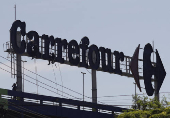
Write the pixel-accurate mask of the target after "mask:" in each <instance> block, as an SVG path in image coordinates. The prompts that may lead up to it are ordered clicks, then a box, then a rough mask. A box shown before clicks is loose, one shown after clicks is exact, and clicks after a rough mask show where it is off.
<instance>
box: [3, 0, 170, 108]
mask: <svg viewBox="0 0 170 118" xmlns="http://www.w3.org/2000/svg"><path fill="white" fill-rule="evenodd" d="M15 4H16V6H17V9H16V12H17V14H16V19H17V20H21V21H22V22H26V32H28V31H31V30H34V31H37V32H38V34H39V35H42V34H47V35H53V36H54V37H61V38H62V39H67V41H68V42H69V41H70V40H72V39H74V40H76V41H77V42H78V43H79V42H80V40H81V38H83V37H84V36H87V37H88V38H89V40H90V45H91V44H95V45H97V46H98V47H100V46H102V47H105V48H110V49H111V50H112V52H113V51H115V50H116V51H120V52H123V53H124V54H125V55H127V56H132V55H133V53H134V51H135V49H136V47H137V46H138V44H140V46H141V48H144V46H145V45H146V44H147V43H151V44H152V43H153V41H154V48H155V49H157V50H158V52H159V54H160V57H161V59H162V62H163V64H164V67H165V70H166V73H167V75H166V77H165V80H164V82H163V84H162V87H161V89H160V98H161V97H162V96H163V95H165V96H166V97H167V98H168V97H170V96H169V94H168V93H166V94H165V93H161V92H170V87H169V83H170V79H169V78H170V75H169V72H170V62H169V60H170V56H169V50H170V47H169V44H170V41H169V39H170V34H169V32H170V7H169V4H170V1H169V0H164V1H160V0H150V1H147V0H142V1H139V0H138V1H137V0H107V1H106V0H105V1H104V0H93V1H92V0H48V1H47V0H36V1H35V0H29V1H23V0H13V1H11V0H5V1H2V0H1V1H0V16H1V17H0V36H1V40H0V44H1V45H0V49H1V50H0V56H3V57H5V58H7V57H10V55H9V54H8V53H7V52H4V51H5V49H6V45H5V44H6V42H8V41H10V33H9V30H10V28H11V26H12V23H13V22H14V20H15V11H14V5H15ZM139 57H140V59H142V58H143V49H141V50H140V54H139ZM8 59H10V58H8ZM22 60H23V61H27V62H25V64H24V67H25V68H27V69H29V70H31V71H33V72H35V68H37V73H38V74H39V75H41V76H43V77H45V78H48V79H49V80H51V81H53V82H57V83H58V84H60V85H63V86H65V87H67V88H69V89H72V90H74V91H76V92H78V93H81V94H82V93H83V75H82V74H81V72H85V73H86V74H85V96H88V97H91V94H92V92H91V88H92V85H91V84H92V80H91V70H90V69H88V70H87V69H85V68H78V67H73V66H69V65H65V64H59V63H55V64H54V65H47V64H48V61H46V60H40V59H37V60H31V58H30V57H22ZM2 63H5V64H7V65H8V66H11V63H10V62H9V61H7V60H5V59H3V58H2V57H0V64H1V68H4V69H6V70H8V71H9V72H11V69H10V68H8V67H6V66H4V65H3V64H2ZM24 74H25V75H29V76H31V77H32V78H34V79H38V80H39V81H41V82H43V83H45V84H47V85H50V86H52V87H53V88H49V87H48V86H45V85H43V84H41V83H38V85H41V86H43V87H47V88H48V89H50V90H53V91H54V92H55V93H54V92H50V91H48V90H45V89H43V88H41V87H38V89H37V86H36V85H35V84H36V81H35V80H32V79H31V78H29V77H27V76H24V78H25V79H28V80H30V81H32V82H34V83H35V84H31V83H29V82H27V81H24V92H29V93H36V94H37V92H38V94H43V95H48V96H56V97H63V96H67V97H69V98H71V99H74V98H73V97H71V96H75V97H78V98H81V99H82V95H79V94H76V93H74V92H71V91H69V90H68V89H66V88H62V87H61V86H58V85H56V84H55V83H52V82H49V81H47V80H44V79H43V78H41V77H39V76H36V75H35V74H32V73H30V72H29V71H27V70H24ZM0 75H1V78H0V79H1V82H0V88H4V89H12V87H11V86H12V84H13V83H14V82H15V81H16V78H14V77H11V74H10V73H7V72H5V71H3V70H2V69H1V70H0ZM133 83H134V79H133V78H128V77H124V76H120V75H116V74H110V73H107V72H97V94H98V97H99V98H98V101H100V103H104V104H109V105H131V104H132V96H131V95H132V94H135V85H134V84H133ZM140 83H141V86H142V87H144V84H143V80H140ZM56 89H58V90H56ZM62 90H63V91H64V92H65V93H63V96H62V93H61V92H60V91H62ZM56 93H57V94H56ZM58 94H60V95H58ZM68 94H70V95H71V96H69V95H68ZM137 94H144V95H146V91H145V90H144V89H142V92H140V91H139V90H138V89H137ZM121 95H129V96H121ZM114 96H115V97H114ZM85 101H90V102H91V101H92V100H91V99H89V98H87V97H85ZM98 103H99V102H98Z"/></svg>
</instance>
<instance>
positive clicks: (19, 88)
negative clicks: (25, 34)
mask: <svg viewBox="0 0 170 118" xmlns="http://www.w3.org/2000/svg"><path fill="white" fill-rule="evenodd" d="M20 44H21V33H20V32H17V45H18V46H19V47H20ZM16 56H17V63H16V64H17V65H16V67H17V91H22V65H21V54H16Z"/></svg>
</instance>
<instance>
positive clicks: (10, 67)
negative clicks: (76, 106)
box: [0, 56, 103, 104]
mask: <svg viewBox="0 0 170 118" xmlns="http://www.w3.org/2000/svg"><path fill="white" fill-rule="evenodd" d="M0 57H1V58H3V59H5V60H7V61H10V60H8V59H6V58H5V57H3V56H0ZM14 64H15V63H14ZM10 68H11V67H10ZM22 68H23V67H22ZM24 69H25V70H27V71H29V72H31V73H33V74H36V73H34V72H33V71H30V70H28V69H26V68H24ZM36 75H38V76H39V77H41V78H43V79H45V80H48V81H50V82H52V83H55V84H57V85H58V86H61V87H63V88H65V89H67V90H70V91H72V92H74V93H77V94H79V95H83V94H81V93H79V92H76V91H74V90H72V89H69V88H67V87H65V86H62V85H60V84H58V83H56V82H53V81H51V80H49V79H47V78H45V77H43V76H41V75H39V74H36ZM84 97H86V98H89V99H92V97H88V96H85V95H84ZM79 99H81V98H79ZM98 102H99V103H102V102H100V101H98ZM102 104H103V103H102Z"/></svg>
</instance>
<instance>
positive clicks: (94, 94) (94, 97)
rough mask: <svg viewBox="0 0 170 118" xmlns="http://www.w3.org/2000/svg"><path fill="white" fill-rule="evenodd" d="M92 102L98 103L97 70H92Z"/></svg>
mask: <svg viewBox="0 0 170 118" xmlns="http://www.w3.org/2000/svg"><path fill="white" fill-rule="evenodd" d="M92 102H93V103H97V82H96V70H93V69H92Z"/></svg>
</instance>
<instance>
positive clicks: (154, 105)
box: [118, 96, 170, 118]
mask: <svg viewBox="0 0 170 118" xmlns="http://www.w3.org/2000/svg"><path fill="white" fill-rule="evenodd" d="M132 98H133V100H132V102H133V105H132V108H131V109H129V110H128V111H125V112H124V113H122V114H120V115H119V116H118V118H170V106H169V102H168V101H167V99H166V97H165V96H164V97H163V99H162V100H161V102H159V101H157V99H155V98H153V99H148V97H147V96H143V97H140V96H133V97H132Z"/></svg>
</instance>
